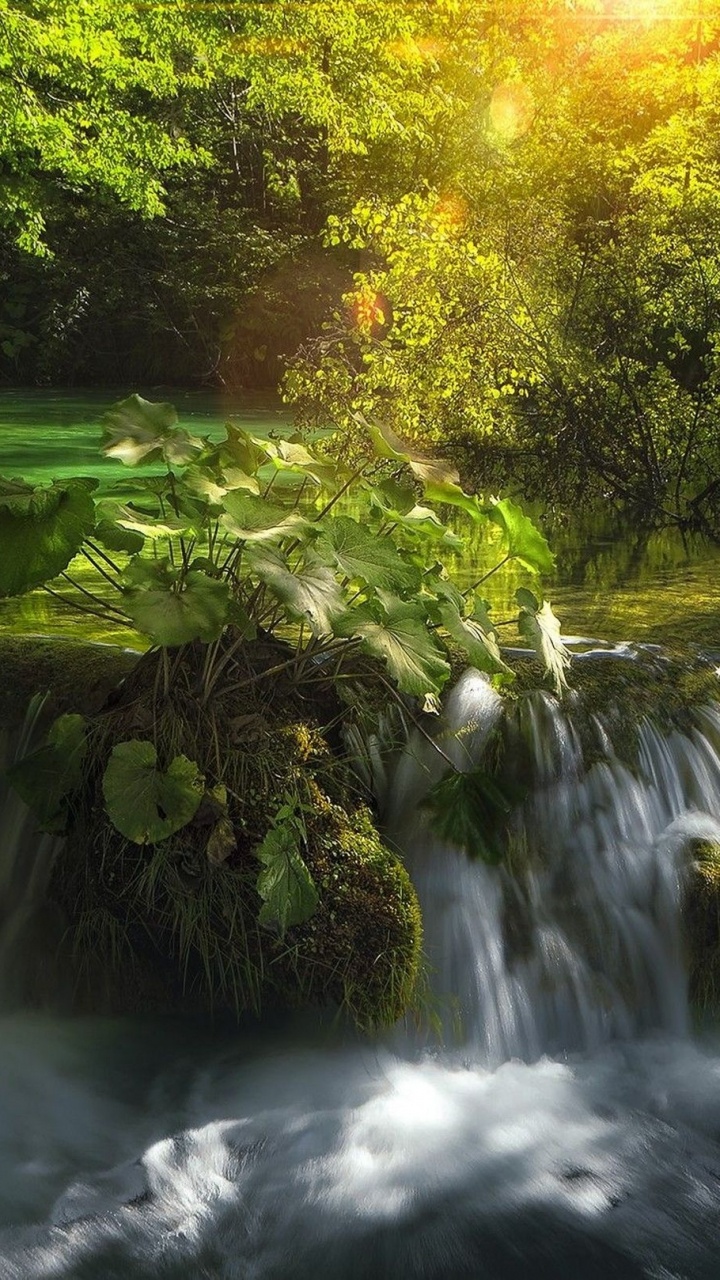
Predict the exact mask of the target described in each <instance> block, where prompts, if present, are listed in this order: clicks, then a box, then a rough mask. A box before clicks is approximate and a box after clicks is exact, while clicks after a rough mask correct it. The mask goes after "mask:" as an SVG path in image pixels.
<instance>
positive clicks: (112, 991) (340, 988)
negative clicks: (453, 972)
mask: <svg viewBox="0 0 720 1280" xmlns="http://www.w3.org/2000/svg"><path fill="white" fill-rule="evenodd" d="M243 648H244V652H243V657H242V672H243V673H244V679H240V680H238V678H237V677H238V674H239V673H240V668H238V667H236V666H235V664H234V663H228V669H227V670H228V678H226V679H225V680H224V681H223V683H222V685H221V687H219V688H218V689H217V691H215V692H213V695H212V697H210V698H209V699H207V700H203V698H202V697H201V696H200V689H199V681H200V679H201V676H202V666H203V663H204V660H205V655H206V652H207V650H206V649H205V648H204V647H202V646H197V647H196V648H193V647H192V646H190V647H188V650H187V651H186V652H185V653H184V654H178V655H170V657H169V659H167V658H163V656H162V655H147V656H146V658H144V659H143V660H142V661H141V662H140V663H139V664H138V666H137V667H136V668H135V670H134V671H133V672H132V673H131V674H130V676H129V677H128V678H127V679H126V680H125V681H124V682H123V685H122V687H121V689H120V691H119V693H118V694H117V695H116V696H115V697H114V698H113V699H111V700H110V702H109V703H108V704H107V705H106V706H105V708H104V709H103V710H102V711H101V712H100V713H98V714H96V715H95V716H94V717H92V718H91V720H90V721H89V729H88V736H89V743H90V750H89V761H90V763H89V765H88V766H87V770H86V780H85V783H84V786H83V789H82V790H81V791H80V792H78V793H76V794H75V795H74V796H73V797H72V802H71V821H70V826H69V830H68V835H67V839H66V842H65V845H64V847H63V850H62V852H61V854H60V855H59V857H58V860H57V863H56V866H55V874H54V878H53V884H52V890H51V891H52V895H53V898H54V900H56V901H57V902H58V903H59V904H60V905H61V906H62V908H63V909H64V911H65V914H66V917H67V919H68V924H69V928H68V935H67V937H68V945H69V946H70V948H71V949H72V954H73V963H74V966H75V969H76V977H77V984H78V990H79V991H80V993H81V1006H82V1007H84V1008H94V1009H96V1008H98V1007H101V1008H103V1009H105V1010H107V1011H112V1012H120V1011H123V1012H125V1011H128V1010H132V1011H137V1010H138V1009H153V1008H182V1009H192V1010H194V1011H207V1010H208V1009H209V1010H212V1011H218V1012H221V1011H226V1010H231V1011H234V1012H236V1013H240V1012H242V1011H245V1010H249V1011H251V1012H253V1013H259V1012H260V1011H261V1010H262V1009H266V1008H267V1007H268V1005H273V1004H278V1003H281V1004H284V1005H298V1004H307V1003H311V1004H326V1003H333V1004H336V1005H340V1006H342V1007H343V1008H345V1009H346V1010H347V1011H348V1012H349V1013H350V1015H351V1016H352V1018H353V1019H354V1021H355V1022H356V1023H357V1024H358V1025H359V1026H361V1027H362V1028H364V1029H365V1028H370V1027H373V1026H384V1025H389V1024H391V1023H392V1022H394V1021H396V1020H397V1019H398V1018H399V1017H400V1016H401V1015H402V1014H403V1013H404V1012H405V1010H406V1009H407V1008H408V1005H409V1004H410V1003H411V1001H412V998H413V992H414V989H415V984H416V979H417V975H418V968H419V963H420V948H421V920H420V911H419V907H418V903H417V899H416V896H415V893H414V890H413V888H412V886H411V884H410V881H409V878H408V876H407V873H406V871H405V870H404V868H403V867H402V865H401V864H400V862H399V861H398V859H397V858H396V857H395V856H394V855H393V854H392V853H391V852H390V851H389V850H388V849H386V848H385V847H384V846H383V845H382V843H381V840H380V837H379V835H378V833H377V831H376V830H375V828H374V826H373V823H372V819H371V816H370V814H369V811H368V810H367V808H366V807H365V805H364V804H363V801H362V797H361V796H360V795H359V794H358V790H357V784H356V782H354V780H353V776H352V774H351V772H350V770H349V768H348V766H347V763H346V762H345V761H344V760H343V759H342V758H341V757H340V756H339V754H338V751H337V749H336V748H337V744H336V743H334V741H333V739H332V735H331V734H328V732H326V731H324V730H323V726H324V725H326V724H328V723H329V722H331V721H333V720H334V719H336V718H337V716H338V713H339V711H340V708H339V704H337V702H336V700H335V698H334V694H333V690H332V686H331V685H330V683H329V682H328V684H327V685H324V684H323V683H320V685H318V679H317V674H316V672H313V673H312V677H313V678H312V684H308V685H307V686H306V685H304V684H303V683H302V682H300V683H292V682H290V681H289V680H286V679H283V677H282V676H280V675H269V676H268V678H267V679H265V678H264V676H265V674H266V673H273V672H275V671H276V668H277V667H278V666H281V665H282V659H283V657H284V656H286V655H287V652H288V651H287V648H286V647H285V646H283V645H281V644H279V643H278V642H276V641H270V640H267V639H265V640H261V641H259V642H257V643H256V644H255V645H252V646H244V647H243ZM227 652H228V653H229V652H230V642H228V650H227ZM168 661H169V662H170V663H177V664H179V665H178V666H176V667H175V668H174V671H173V679H172V682H171V684H170V686H169V689H168V692H167V693H165V692H164V691H163V679H164V675H165V673H166V671H167V664H168ZM129 740H140V741H152V742H153V745H154V746H155V748H156V750H157V753H158V761H159V764H160V767H161V768H163V769H164V768H166V767H167V766H168V764H169V763H170V761H171V760H172V759H173V758H175V757H176V756H178V755H185V756H186V757H188V758H189V759H191V760H194V761H196V762H197V764H198V766H199V768H200V771H201V773H202V775H203V777H204V787H205V797H204V799H203V801H202V803H201V805H200V807H199V809H198V811H197V813H196V815H195V817H194V818H193V819H192V821H191V822H189V823H188V824H187V825H186V826H185V827H183V828H182V829H181V830H179V831H178V832H177V833H176V834H175V835H173V836H171V837H169V838H168V839H166V840H163V841H161V842H159V843H157V844H144V845H139V844H136V843H133V842H132V841H131V840H128V839H126V838H124V837H123V836H122V835H121V834H120V833H119V832H118V831H117V830H116V829H115V828H114V827H113V826H112V824H111V823H110V821H109V820H108V818H107V816H106V814H105V812H104V808H105V800H104V795H103V775H104V772H105V769H106V766H107V762H108V759H109V757H110V754H111V752H112V749H113V747H114V746H115V745H116V744H117V743H118V742H121V741H129ZM218 788H224V793H225V798H224V800H223V802H222V803H221V804H219V802H218V801H217V799H216V797H217V796H218V795H219V794H221V792H220V791H219V790H218ZM288 798H290V799H291V800H292V802H293V803H295V804H296V805H297V807H298V812H301V813H302V814H303V821H304V826H305V838H304V842H303V848H302V857H303V860H304V862H305V864H306V866H307V868H308V870H309V872H310V874H311V876H312V878H313V881H314V884H315V886H316V888H317V891H318V893H319V899H320V900H319V905H318V907H317V909H316V912H315V914H314V915H313V916H312V917H311V918H310V919H309V920H308V921H306V922H305V923H304V924H301V925H296V926H294V927H291V928H289V929H288V930H287V931H286V932H285V934H284V935H283V936H282V937H281V936H279V934H278V933H276V932H273V931H272V930H271V929H268V928H263V927H261V926H260V924H259V921H258V914H259V908H260V905H261V903H260V899H259V897H258V893H257V879H258V872H259V870H260V864H259V862H258V860H257V857H256V850H257V848H258V845H259V844H260V843H261V841H262V840H263V838H264V837H265V835H266V834H267V831H268V828H269V826H270V823H271V820H272V818H273V815H274V814H275V813H276V812H277V811H278V810H279V809H280V807H281V806H282V805H284V804H286V803H287V801H288ZM219 823H224V824H225V825H224V831H225V833H226V835H227V834H228V833H229V839H227V840H226V841H225V845H226V848H225V850H224V851H223V853H222V856H220V857H218V856H217V850H216V849H215V850H214V851H213V847H212V837H213V833H214V832H216V831H217V829H218V825H219Z"/></svg>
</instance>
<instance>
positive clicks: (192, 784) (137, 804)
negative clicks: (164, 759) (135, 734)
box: [103, 739, 204, 844]
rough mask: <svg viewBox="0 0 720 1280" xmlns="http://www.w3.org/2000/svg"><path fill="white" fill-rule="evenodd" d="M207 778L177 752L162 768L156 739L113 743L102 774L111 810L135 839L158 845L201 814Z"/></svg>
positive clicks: (118, 826) (120, 826)
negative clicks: (165, 766)
mask: <svg viewBox="0 0 720 1280" xmlns="http://www.w3.org/2000/svg"><path fill="white" fill-rule="evenodd" d="M203 790H204V779H203V777H202V775H201V773H200V770H199V768H198V766H197V764H196V763H195V761H194V760H188V759H187V757H186V756H175V758H174V760H172V761H171V762H170V765H169V767H168V769H167V770H166V771H163V770H162V769H160V768H159V766H158V762H157V752H156V750H155V747H154V746H153V744H152V742H140V741H138V740H137V739H132V740H131V741H129V742H119V743H118V744H117V746H116V747H114V748H113V751H112V754H111V756H110V760H109V761H108V766H107V769H106V770H105V776H104V777H103V795H104V797H105V807H106V811H107V815H108V817H109V819H110V821H111V822H112V824H113V826H114V827H115V828H116V829H117V830H118V831H119V832H120V834H121V835H123V836H125V837H126V838H127V839H128V840H132V841H133V842H134V843H135V844H158V843H159V842H160V841H161V840H166V839H167V837H168V836H171V835H173V834H174V832H176V831H179V830H180V829H181V828H182V827H185V826H187V824H188V822H191V821H192V819H193V818H194V816H195V814H196V813H197V810H198V807H199V805H200V801H201V799H202V796H203Z"/></svg>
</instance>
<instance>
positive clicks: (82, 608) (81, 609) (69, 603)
mask: <svg viewBox="0 0 720 1280" xmlns="http://www.w3.org/2000/svg"><path fill="white" fill-rule="evenodd" d="M42 589H43V591H47V594H48V595H49V596H52V597H53V599H55V600H59V601H60V604H64V605H65V607H66V609H73V610H76V611H77V612H78V613H89V614H91V616H92V617H93V618H102V620H103V621H104V622H107V621H108V616H107V612H104V613H100V612H99V611H98V610H97V609H88V607H87V605H84V604H78V603H77V602H76V601H73V600H66V599H65V596H61V595H60V593H59V591H53V589H52V587H46V586H43V588H42ZM119 616H120V617H122V618H123V621H125V622H127V623H129V622H130V618H127V617H125V615H124V614H120V615H119Z"/></svg>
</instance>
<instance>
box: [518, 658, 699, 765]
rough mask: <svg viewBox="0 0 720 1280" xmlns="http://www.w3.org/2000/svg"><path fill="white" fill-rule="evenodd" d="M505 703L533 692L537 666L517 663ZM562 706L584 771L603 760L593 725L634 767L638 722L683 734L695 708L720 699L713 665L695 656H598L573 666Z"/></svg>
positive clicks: (531, 663)
mask: <svg viewBox="0 0 720 1280" xmlns="http://www.w3.org/2000/svg"><path fill="white" fill-rule="evenodd" d="M515 670H516V675H517V679H516V681H515V684H514V685H513V686H511V687H510V689H509V690H508V694H509V698H510V699H511V700H514V701H516V702H517V703H518V704H522V702H523V700H524V698H525V697H527V696H528V695H530V694H532V693H533V691H534V690H536V689H537V687H538V679H539V674H540V672H539V667H538V664H537V663H534V662H531V661H529V660H528V661H524V660H521V661H519V662H518V663H517V664H516V665H515ZM569 679H570V688H569V690H568V691H567V692H566V694H565V696H564V701H565V702H566V703H567V705H568V706H569V707H570V709H571V710H572V717H573V727H574V729H575V730H576V732H577V733H578V734H579V736H580V741H581V744H582V747H583V754H584V758H585V763H586V765H588V766H589V765H591V764H593V763H595V762H596V761H597V760H602V759H604V758H605V749H604V745H603V742H602V737H601V735H600V734H599V733H598V727H597V721H599V722H600V724H601V725H602V727H603V729H604V730H605V732H606V733H607V734H608V735H609V737H610V740H611V742H612V744H613V749H614V751H615V754H616V755H617V756H618V757H619V758H620V759H621V760H623V761H625V763H627V764H629V765H631V766H632V765H634V764H635V763H636V761H637V745H638V730H639V728H640V725H641V724H642V722H643V721H644V720H647V719H650V720H652V721H653V722H654V723H655V724H656V725H657V726H658V728H659V729H661V730H664V731H665V732H670V731H671V730H673V729H680V730H688V729H689V728H691V727H692V724H693V714H694V711H695V709H696V708H697V707H698V706H702V705H703V704H707V703H708V702H712V701H715V700H716V699H717V698H718V697H719V696H720V681H719V680H718V676H717V670H716V664H715V663H714V662H711V661H710V660H709V659H707V658H706V657H704V656H703V655H702V654H697V655H695V656H693V657H690V658H688V655H687V653H686V652H685V653H674V652H672V651H666V652H663V653H662V654H660V653H657V652H654V651H645V652H640V653H639V654H638V656H637V657H636V658H635V659H630V658H627V659H626V658H618V657H613V656H612V655H610V654H608V655H598V656H593V657H592V658H586V659H584V660H581V661H575V662H574V663H573V665H572V667H571V670H570V673H569Z"/></svg>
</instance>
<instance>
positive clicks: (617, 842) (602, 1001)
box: [389, 673, 720, 1065]
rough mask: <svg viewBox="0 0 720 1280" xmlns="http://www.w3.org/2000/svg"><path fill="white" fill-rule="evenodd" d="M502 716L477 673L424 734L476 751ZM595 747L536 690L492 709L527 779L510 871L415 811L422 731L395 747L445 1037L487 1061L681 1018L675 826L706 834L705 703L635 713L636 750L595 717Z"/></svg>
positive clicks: (682, 838) (402, 826)
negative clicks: (633, 761)
mask: <svg viewBox="0 0 720 1280" xmlns="http://www.w3.org/2000/svg"><path fill="white" fill-rule="evenodd" d="M501 715H502V707H501V703H500V699H499V698H498V697H497V696H496V695H494V694H493V693H492V690H491V689H490V687H489V686H488V685H487V683H486V682H484V680H483V677H482V676H480V675H479V674H477V673H466V675H465V676H464V677H463V678H462V679H461V681H460V682H459V684H458V686H457V687H456V689H455V690H454V691H453V694H452V695H451V697H450V700H449V703H448V707H447V711H446V717H445V725H444V729H443V731H441V733H440V735H439V743H440V745H441V746H442V747H443V749H444V747H445V743H446V741H448V740H449V741H450V743H451V752H452V754H453V756H454V763H455V764H456V766H457V767H459V768H462V769H466V768H472V767H473V766H474V765H480V764H481V763H482V761H483V755H484V751H485V747H486V743H487V739H488V737H489V735H490V733H491V732H492V730H493V729H494V728H496V726H497V724H498V721H499V719H500V717H501ZM595 731H596V739H597V742H596V744H595V750H594V755H595V756H596V757H597V756H598V755H599V756H600V758H596V759H595V760H594V762H593V763H591V764H589V765H588V764H587V763H586V760H585V750H584V748H583V745H582V743H581V738H580V735H579V733H578V732H577V730H576V728H575V726H574V723H573V717H572V713H568V712H567V711H566V710H564V709H563V708H562V707H561V706H560V705H559V704H558V702H557V701H556V699H554V698H553V697H551V696H550V695H549V694H543V693H539V694H536V695H534V696H533V697H530V698H528V699H526V700H525V701H524V702H523V703H522V704H521V705H520V707H519V709H518V711H517V712H516V713H515V714H514V715H513V716H512V718H511V719H510V721H509V723H508V724H507V725H506V726H505V736H506V746H505V750H506V754H507V755H509V756H510V758H511V759H512V757H513V756H517V757H522V759H523V762H524V764H525V767H526V769H528V770H529V772H530V777H531V785H530V788H529V796H528V799H527V800H526V802H525V803H524V804H522V805H521V806H520V808H519V810H518V812H517V813H516V814H515V816H514V818H513V820H512V823H511V827H510V841H509V843H510V845H511V847H512V848H513V849H514V851H515V854H514V859H513V863H514V865H513V868H512V872H510V871H509V870H507V869H495V868H491V867H487V866H485V865H483V864H482V863H478V862H472V861H471V860H469V859H468V858H467V857H465V856H464V855H463V854H462V853H460V852H458V851H457V850H456V849H454V848H452V847H450V846H448V845H447V844H444V843H443V842H442V841H441V840H439V839H438V838H437V837H435V836H434V835H433V834H432V831H431V830H430V829H429V826H428V822H427V817H426V815H424V813H423V810H422V807H421V806H422V800H423V798H424V796H425V795H426V794H427V791H428V790H429V788H430V786H431V785H432V784H433V782H435V781H436V780H437V778H438V776H440V775H441V774H442V772H443V770H444V769H445V768H446V767H447V762H446V761H445V760H444V759H443V758H442V757H441V756H439V755H438V754H437V753H435V758H434V759H433V752H432V748H431V747H430V746H429V745H428V743H427V742H426V741H425V740H424V739H422V738H419V737H415V738H414V739H412V740H411V742H410V743H409V745H408V749H407V751H406V753H405V755H404V757H403V760H402V761H401V763H400V765H399V768H398V771H397V777H396V783H395V789H394V795H395V801H394V810H393V813H392V815H391V818H390V820H389V829H390V832H391V835H392V837H393V839H394V840H395V841H396V842H397V843H398V844H400V845H401V846H402V847H403V848H404V850H405V853H406V857H407V859H408V863H409V866H410V870H411V874H412V876H413V879H414V882H415V884H416V885H417V887H418V892H419V895H420V899H421V903H422V905H423V910H424V918H425V922H426V947H427V954H428V958H429V962H430V965H431V968H432V973H433V985H434V990H435V994H436V997H437V1000H438V1003H439V1005H440V1007H441V1008H444V1010H445V1011H446V1012H445V1016H444V1020H443V1027H444V1036H445V1040H446V1042H448V1043H450V1044H452V1043H453V1042H454V1043H455V1044H456V1045H459V1046H462V1048H463V1050H464V1052H466V1053H467V1054H469V1055H470V1056H471V1057H472V1058H473V1059H474V1060H476V1061H480V1062H482V1063H484V1064H485V1065H498V1064H500V1063H501V1062H504V1061H506V1060H507V1059H509V1058H522V1059H524V1060H526V1061H533V1060H535V1059H537V1058H538V1057H540V1056H541V1055H542V1054H544V1053H552V1054H557V1053H563V1052H571V1051H574V1050H578V1049H584V1050H587V1049H592V1048H596V1047H598V1046H600V1045H602V1044H605V1043H607V1042H608V1041H609V1040H611V1039H614V1038H623V1039H629V1038H631V1037H633V1036H638V1035H642V1034H645V1033H647V1032H648V1031H654V1030H663V1031H666V1032H670V1033H672V1034H676V1035H681V1034H684V1033H685V1032H686V1031H687V1022H688V1012H687V996H686V975H685V966H684V955H683V942H682V935H681V923H680V920H681V912H680V906H681V896H682V886H683V880H684V871H685V855H686V849H687V845H688V842H689V840H690V839H692V838H697V837H702V838H706V839H720V711H719V710H718V708H717V707H707V708H704V709H701V710H698V711H697V713H696V714H695V718H694V724H693V726H692V728H691V729H690V730H689V731H688V732H686V733H680V732H678V731H674V732H671V733H669V734H663V733H662V732H661V731H660V730H659V729H658V728H656V727H655V726H654V725H653V724H652V722H651V721H650V720H648V721H646V722H645V723H644V724H642V725H641V726H640V729H639V740H638V750H637V765H636V766H635V767H633V768H631V767H630V766H629V765H628V764H627V763H625V762H623V761H622V760H621V759H620V758H618V756H617V755H616V754H615V751H614V748H613V745H612V742H611V741H610V739H609V738H608V735H607V732H606V730H605V728H604V726H603V725H602V723H601V722H600V721H596V722H595Z"/></svg>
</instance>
